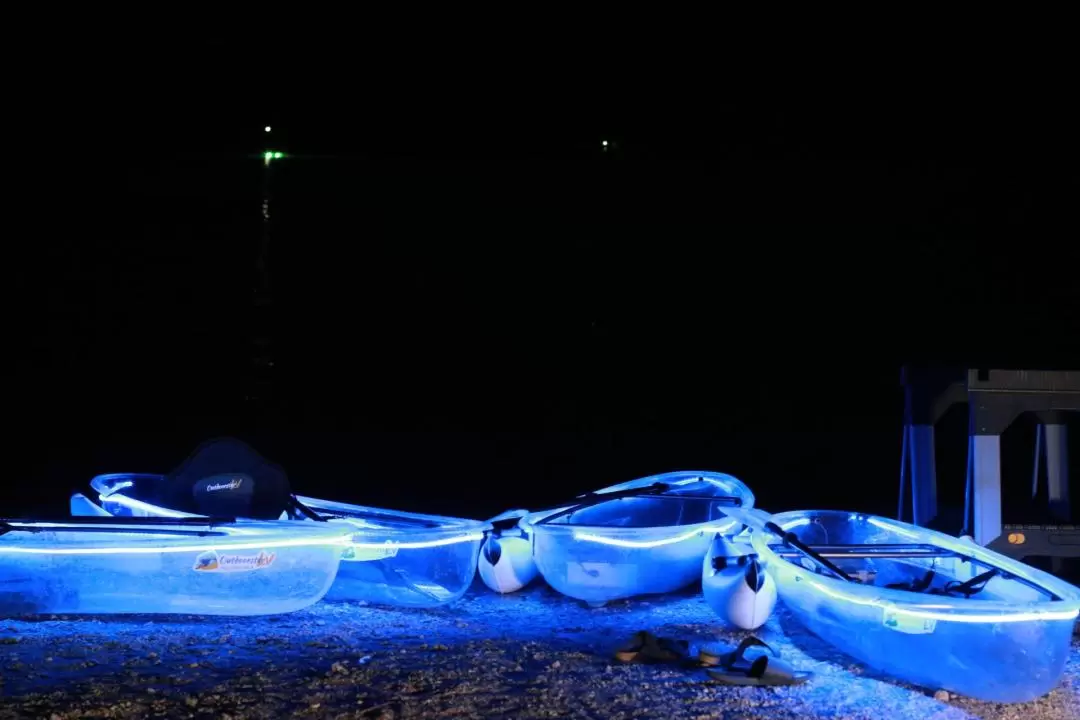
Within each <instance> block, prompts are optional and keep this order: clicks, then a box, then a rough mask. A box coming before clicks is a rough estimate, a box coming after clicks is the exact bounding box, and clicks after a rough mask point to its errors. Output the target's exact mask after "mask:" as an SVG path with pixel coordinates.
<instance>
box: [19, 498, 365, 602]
mask: <svg viewBox="0 0 1080 720" xmlns="http://www.w3.org/2000/svg"><path fill="white" fill-rule="evenodd" d="M95 520H97V518H95ZM9 523H10V525H11V526H13V527H16V528H17V529H16V530H14V531H9V532H7V533H5V534H4V535H3V536H2V537H0V615H3V616H14V615H52V614H99V613H107V614H113V613H117V614H122V613H178V614H196V615H271V614H278V613H286V612H292V611H295V610H300V609H303V608H305V607H308V606H309V605H312V604H313V603H316V602H318V601H319V600H320V599H322V598H323V596H324V595H325V594H326V592H327V591H328V590H329V589H330V586H331V584H332V583H333V582H334V578H335V576H336V574H337V570H338V566H339V564H340V558H341V550H342V547H343V546H344V545H345V543H346V542H347V536H346V535H345V534H343V533H342V532H340V531H339V530H333V529H330V528H314V531H313V532H310V533H297V532H296V531H295V529H294V528H282V527H280V526H281V525H284V524H285V523H259V522H251V523H243V522H237V523H230V524H228V525H224V526H213V527H211V526H208V525H206V524H205V523H204V524H203V525H202V526H203V527H205V528H208V530H207V531H206V532H203V533H196V534H192V533H191V532H190V531H191V528H192V526H191V525H177V524H159V525H151V526H149V527H147V526H143V527H142V528H141V529H139V530H138V531H133V530H134V529H135V528H136V525H133V524H132V523H123V522H122V521H120V520H117V519H102V520H101V521H100V522H98V523H95V524H93V525H91V524H88V523H85V522H84V523H63V522H61V523H35V522H29V521H25V522H24V521H9Z"/></svg>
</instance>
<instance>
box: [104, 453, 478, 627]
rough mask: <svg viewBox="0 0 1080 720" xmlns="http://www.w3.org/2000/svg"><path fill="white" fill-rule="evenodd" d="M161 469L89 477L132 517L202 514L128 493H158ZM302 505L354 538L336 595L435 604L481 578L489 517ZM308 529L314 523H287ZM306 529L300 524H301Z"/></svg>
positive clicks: (118, 512) (111, 505)
mask: <svg viewBox="0 0 1080 720" xmlns="http://www.w3.org/2000/svg"><path fill="white" fill-rule="evenodd" d="M160 481H161V476H159V475H136V474H129V473H124V474H113V475H100V476H98V477H96V478H94V479H93V481H91V483H90V484H91V487H93V488H94V489H95V490H96V491H97V492H98V493H99V499H100V502H101V505H102V507H104V508H105V510H106V511H108V512H109V513H110V514H112V515H115V516H118V517H120V516H126V517H178V518H190V517H196V516H193V515H191V514H189V513H183V512H178V511H175V510H170V509H168V508H164V507H160V506H157V505H154V504H152V503H148V502H145V501H142V500H139V499H137V498H134V497H131V496H129V495H128V493H130V492H132V491H133V490H138V489H140V488H146V489H147V490H148V494H150V493H152V491H153V486H154V484H155V483H157V482H160ZM297 499H298V500H299V501H300V502H301V503H303V504H304V505H306V506H307V507H309V508H310V509H312V510H314V511H315V512H317V513H318V514H320V515H323V516H326V517H329V518H331V519H330V523H329V524H331V525H336V526H339V527H340V526H345V529H346V530H347V531H349V532H350V534H351V538H352V541H351V543H350V544H349V546H348V547H346V548H345V550H344V552H343V554H342V563H341V569H340V570H339V571H338V576H337V577H338V579H337V582H335V583H334V587H333V588H331V590H330V592H329V593H328V594H327V599H330V600H345V601H354V602H356V601H364V602H370V603H375V604H382V605H394V606H397V607H418V608H423V607H436V606H439V605H445V604H446V603H449V602H453V601H454V600H457V599H458V598H460V597H461V596H462V595H464V594H465V591H466V590H468V589H469V586H470V585H471V584H472V581H473V578H474V577H475V576H476V563H477V555H478V554H479V551H480V545H481V544H482V542H483V539H484V534H485V533H486V532H487V531H488V530H490V529H491V524H490V523H485V522H479V521H476V520H466V519H461V518H453V517H440V516H435V515H422V514H417V513H407V512H398V511H393V510H383V509H380V508H372V507H364V506H360V505H348V504H346V503H338V502H333V501H330V500H318V499H316V498H309V497H298V498H297ZM287 524H289V525H290V526H291V527H296V528H307V527H310V526H311V525H312V524H317V523H313V521H310V520H304V521H289V522H288V523H287ZM301 532H302V530H301Z"/></svg>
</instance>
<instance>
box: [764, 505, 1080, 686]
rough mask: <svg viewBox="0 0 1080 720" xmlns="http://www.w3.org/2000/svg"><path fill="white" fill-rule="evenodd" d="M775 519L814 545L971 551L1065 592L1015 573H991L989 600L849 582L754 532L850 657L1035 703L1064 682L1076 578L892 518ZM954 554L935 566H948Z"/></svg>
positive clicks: (788, 592)
mask: <svg viewBox="0 0 1080 720" xmlns="http://www.w3.org/2000/svg"><path fill="white" fill-rule="evenodd" d="M773 520H774V522H776V523H777V524H778V525H779V526H780V527H782V528H784V529H786V530H790V531H791V532H794V533H795V534H796V535H797V536H799V537H800V539H802V540H803V541H804V542H806V543H807V544H814V543H821V542H822V541H823V540H824V541H825V542H828V543H833V544H889V543H920V544H928V545H933V546H936V547H941V548H945V549H949V550H954V551H958V552H963V553H967V554H970V555H971V556H973V557H975V558H976V559H977V560H978V561H979V562H980V563H982V562H985V565H986V566H988V567H998V568H1001V569H1003V570H1005V571H1007V572H1009V573H1011V574H1012V575H1014V576H1016V577H1020V578H1023V579H1025V580H1026V581H1031V583H1032V584H1033V585H1036V586H1039V587H1043V588H1046V589H1048V590H1049V591H1051V592H1053V593H1054V594H1056V595H1058V596H1059V597H1060V598H1061V599H1060V600H1058V601H1051V600H1050V598H1049V597H1047V596H1044V595H1040V594H1039V593H1038V592H1037V591H1035V590H1033V589H1032V587H1031V586H1029V585H1025V584H1021V583H1019V582H1016V581H1015V580H1009V579H993V580H991V581H990V582H991V583H994V584H993V585H990V584H988V585H987V589H986V590H985V591H984V592H987V593H991V592H992V593H993V594H992V595H991V596H990V597H989V598H988V599H975V598H976V597H978V596H973V597H972V598H971V599H968V598H962V597H952V596H940V595H924V594H920V593H915V592H910V591H905V590H898V589H890V588H885V587H881V586H877V585H863V584H859V583H853V582H847V581H844V580H841V579H839V578H835V577H829V576H826V575H823V574H818V573H815V572H813V571H811V570H810V569H808V568H807V567H805V566H803V565H802V564H801V563H799V562H793V561H792V560H791V559H790V558H781V557H779V556H778V555H777V554H776V553H774V551H773V549H772V548H773V547H775V546H770V544H769V543H770V540H768V539H767V536H766V535H764V534H762V533H755V534H754V540H753V542H754V547H755V549H756V550H757V552H758V553H759V556H760V557H762V558H763V559H764V561H765V564H766V567H767V568H768V571H769V573H771V574H772V576H773V578H774V579H775V580H776V583H777V587H778V588H779V592H780V597H781V598H782V600H783V602H784V605H785V606H786V607H787V608H788V609H789V610H790V611H791V613H792V614H793V615H794V616H795V617H796V618H797V619H798V620H799V621H800V622H801V623H802V624H803V625H804V626H806V627H807V628H808V629H809V630H810V631H811V632H813V633H814V634H816V635H818V636H819V637H821V638H822V639H824V640H826V641H827V642H829V643H830V644H832V645H834V646H835V647H836V648H837V649H839V650H841V651H843V652H844V653H846V654H848V655H850V656H851V657H853V658H856V659H857V660H859V661H861V662H863V663H865V664H866V665H868V666H870V667H873V668H876V669H878V670H880V671H882V672H883V673H885V674H887V675H891V676H893V677H895V678H898V679H900V680H904V681H906V682H909V683H912V684H915V685H920V686H923V687H926V688H929V689H932V690H936V689H945V690H948V691H951V692H954V693H957V694H960V695H966V696H969V697H973V698H978V699H982V700H987V701H992V702H1005V703H1013V702H1027V701H1030V700H1033V699H1035V698H1038V697H1041V696H1042V695H1045V694H1046V693H1048V692H1050V691H1051V690H1053V689H1054V687H1055V686H1056V685H1057V684H1058V682H1059V681H1060V679H1061V675H1062V673H1063V671H1064V668H1065V663H1066V661H1067V659H1068V656H1069V652H1070V647H1071V642H1072V632H1073V625H1074V622H1075V619H1076V616H1077V610H1078V608H1080V591H1078V590H1077V589H1076V588H1074V587H1073V586H1071V585H1069V584H1068V583H1065V582H1064V581H1061V580H1060V579H1058V578H1055V577H1053V576H1051V575H1049V574H1047V573H1043V572H1041V571H1039V570H1036V569H1034V568H1030V567H1028V566H1026V565H1023V564H1021V563H1018V562H1015V561H1012V560H1009V559H1008V558H1005V557H1003V556H1000V555H998V554H997V553H993V552H992V551H989V550H986V549H984V548H981V547H978V546H975V545H973V544H968V543H964V542H963V541H960V540H957V539H956V538H952V537H949V536H947V535H944V534H941V533H936V532H932V531H929V530H925V529H924V528H919V527H915V526H912V525H907V524H904V523H898V522H896V521H893V520H887V519H884V518H875V517H872V516H865V515H856V514H853V513H839V512H833V511H822V512H796V513H781V514H779V515H775V516H773ZM822 535H828V537H826V538H823V537H822ZM950 562H954V561H953V560H946V561H945V562H944V563H940V562H939V564H938V565H936V566H935V567H937V568H939V569H941V570H948V569H949V568H948V563H950ZM964 564H966V563H964ZM959 565H961V563H959V562H957V566H958V567H959ZM956 575H957V576H958V577H959V571H958V572H957V573H956ZM969 577H970V575H969Z"/></svg>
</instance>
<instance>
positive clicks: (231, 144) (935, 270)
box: [5, 41, 1080, 517]
mask: <svg viewBox="0 0 1080 720" xmlns="http://www.w3.org/2000/svg"><path fill="white" fill-rule="evenodd" d="M251 51H252V50H251V48H247V49H246V50H243V49H238V48H237V47H235V46H233V45H231V44H229V43H218V42H211V41H195V42H192V43H190V44H188V45H186V46H185V53H184V54H181V55H176V56H174V57H172V59H171V60H170V61H169V62H168V63H165V64H163V65H161V67H157V66H154V67H153V69H152V70H151V68H150V65H148V66H147V68H146V69H145V72H146V73H150V75H148V76H147V77H141V78H140V77H138V76H137V72H136V71H134V70H129V71H128V72H127V73H123V74H117V73H107V72H103V73H100V74H96V75H95V76H94V77H95V78H96V81H95V82H93V83H90V82H89V80H88V81H87V82H86V83H84V82H82V81H81V80H80V81H76V82H75V85H76V86H77V87H76V88H75V92H74V93H73V94H72V95H70V96H68V97H67V98H66V100H65V105H66V106H68V107H80V108H81V110H80V111H79V112H80V115H81V116H83V117H84V122H83V123H81V125H80V127H79V128H78V130H76V131H73V130H71V128H66V129H65V130H64V132H63V134H62V135H61V136H60V137H63V138H64V140H63V142H62V143H59V144H61V145H64V146H65V147H68V148H73V149H72V150H70V151H69V150H64V151H63V153H64V154H66V155H68V156H69V157H68V158H67V161H66V162H65V163H61V161H60V160H57V161H56V162H55V163H45V165H47V167H44V168H39V170H38V172H39V173H43V174H45V175H46V176H47V178H46V181H47V182H48V183H49V185H48V186H44V185H43V186H42V187H43V188H44V187H55V188H56V189H55V190H44V189H43V190H42V191H41V192H42V193H43V194H44V195H47V197H48V200H47V201H46V202H43V203H42V204H43V205H48V206H50V207H51V211H50V212H48V213H47V214H43V215H42V224H41V227H42V228H44V230H45V231H44V232H41V233H40V234H39V237H38V238H35V240H34V248H33V251H32V255H33V261H32V262H31V263H28V264H27V266H26V267H27V268H28V269H29V272H28V273H24V274H22V275H23V277H21V278H19V279H18V282H19V283H22V282H26V281H28V280H31V282H29V284H28V287H31V288H32V289H31V290H30V291H29V292H28V293H27V294H26V295H24V300H23V303H22V307H21V308H17V309H16V310H17V314H18V315H19V316H20V317H21V319H22V320H24V321H25V323H26V331H27V336H28V337H29V342H28V343H21V344H20V345H22V346H24V347H29V348H31V351H29V352H28V354H27V357H28V358H29V359H30V365H31V366H32V367H31V368H30V370H29V371H28V373H26V374H25V375H22V376H21V380H20V382H18V383H17V385H18V387H17V389H16V394H17V395H19V397H23V396H25V397H26V399H27V401H26V402H25V403H24V404H21V405H20V406H19V407H20V412H19V414H18V418H19V424H20V429H19V430H18V433H19V437H22V438H24V441H21V442H20V443H18V445H17V446H15V447H13V448H12V449H11V452H12V453H13V454H14V455H16V456H18V457H19V458H20V461H19V462H18V463H17V467H18V468H19V473H18V474H17V475H9V476H8V480H7V481H6V482H7V483H8V488H9V490H10V491H12V492H13V498H12V500H11V502H12V506H9V508H8V509H7V511H5V512H6V514H10V515H17V514H29V513H33V512H44V511H56V512H60V511H62V510H63V508H64V505H65V503H66V501H67V493H68V492H69V491H70V490H72V489H74V488H77V487H80V486H82V485H83V484H84V483H85V482H86V481H87V480H88V479H89V477H90V476H91V475H93V474H96V473H100V472H107V471H148V472H157V471H166V470H168V469H170V468H171V467H173V466H174V465H176V464H177V463H179V462H180V461H181V460H182V459H183V457H184V456H185V455H186V454H187V453H188V452H189V451H190V450H191V449H192V448H194V447H195V445H197V444H198V443H199V442H200V441H201V440H203V439H205V438H207V437H210V436H214V435H219V434H233V435H238V436H240V437H242V438H245V439H247V440H249V441H251V442H252V443H253V444H254V445H255V446H256V447H257V448H258V449H259V450H260V451H261V452H263V453H264V454H265V455H267V456H268V457H270V458H272V459H274V460H276V461H278V462H280V463H282V464H284V465H285V466H286V468H287V469H288V471H289V474H290V479H291V480H292V483H293V485H294V487H295V488H296V489H298V490H300V491H303V492H304V493H305V494H310V495H319V496H327V497H333V498H336V499H340V500H343V501H348V502H361V503H366V504H374V505H385V506H391V507H399V508H403V509H415V510H421V511H423V510H428V511H431V510H437V511H443V512H446V513H455V514H462V515H469V516H475V517H485V516H489V515H492V514H494V513H496V512H498V511H501V510H503V509H506V508H509V507H517V506H525V507H530V506H541V505H544V504H545V503H549V502H554V501H557V500H561V499H563V498H564V496H567V495H573V494H577V493H579V492H583V491H586V490H589V489H594V488H597V487H601V486H604V485H608V484H612V483H614V482H619V481H623V480H629V479H631V478H634V477H639V476H642V475H646V474H649V473H652V472H660V471H665V470H672V469H678V468H701V469H714V470H719V471H725V472H730V473H732V474H735V475H737V476H738V477H740V478H741V479H743V480H744V481H745V482H747V483H748V484H749V485H750V486H751V487H752V488H753V489H754V491H755V492H756V493H758V497H759V502H760V504H761V505H763V506H765V507H767V508H769V509H776V510H779V509H784V508H791V507H841V508H845V509H860V510H866V511H874V512H879V513H884V514H891V513H893V512H894V510H895V503H896V488H897V479H898V473H899V454H900V425H901V421H902V414H901V413H902V408H901V392H900V379H899V373H900V367H901V365H902V364H904V363H905V362H920V363H927V364H932V365H956V366H960V367H987V366H989V367H1007V366H1014V367H1047V368H1055V367H1057V368H1062V369H1077V368H1080V321H1078V318H1080V314H1078V310H1080V283H1077V268H1078V267H1080V263H1078V260H1080V252H1078V250H1077V247H1078V243H1076V240H1075V238H1076V228H1075V213H1074V212H1073V211H1072V208H1073V207H1074V206H1075V190H1074V188H1075V184H1074V183H1075V179H1076V177H1075V167H1076V164H1075V162H1074V158H1073V155H1072V150H1071V141H1072V135H1074V134H1075V128H1076V124H1075V122H1074V121H1075V117H1073V116H1072V115H1071V114H1066V113H1064V112H1063V111H1062V110H1061V108H1060V107H1058V105H1059V103H1058V101H1057V96H1056V95H1055V94H1054V93H1052V92H1049V91H1047V90H1046V89H1044V88H1041V87H1038V86H1037V85H1036V84H1035V83H1033V82H1027V81H1024V79H1023V78H1009V77H1006V76H1002V75H996V74H991V76H989V77H987V78H982V79H980V78H979V77H976V76H974V75H970V74H962V75H960V76H957V77H956V78H952V77H949V78H945V77H939V78H938V79H937V82H936V83H935V84H934V85H933V87H931V86H929V85H927V84H923V83H921V82H917V81H914V80H911V79H908V78H905V77H903V75H902V74H901V73H895V74H893V73H890V74H887V75H883V74H876V73H871V72H870V71H869V70H866V73H867V74H866V75H864V76H859V77H856V76H852V77H850V78H843V79H841V78H837V77H831V80H832V81H833V82H832V83H829V85H830V86H829V87H826V86H825V85H826V83H824V82H822V81H821V80H820V78H815V77H812V76H809V74H808V76H807V77H799V78H796V77H792V76H791V75H790V73H789V74H788V76H787V77H786V78H785V81H784V82H783V83H772V82H766V81H765V80H764V78H762V79H761V80H760V81H759V82H753V83H746V84H748V85H750V86H751V87H750V88H749V89H747V90H745V91H744V90H743V89H742V87H741V86H742V85H743V84H744V83H740V88H736V87H734V85H733V84H732V83H730V82H727V81H726V80H725V78H727V77H730V75H731V73H732V72H733V71H732V70H731V68H727V69H726V70H724V71H717V72H715V73H710V72H706V71H705V69H699V70H698V71H697V72H696V73H695V74H694V75H693V77H691V76H690V75H689V74H688V73H685V72H676V71H668V70H664V71H661V70H660V69H658V68H654V70H655V72H651V73H646V72H642V68H641V67H640V65H642V63H635V64H633V65H630V64H627V65H625V66H624V65H621V64H620V63H618V62H616V61H615V60H614V59H609V61H608V62H607V63H606V68H607V69H606V70H605V71H604V72H603V73H601V74H599V75H595V74H592V73H585V72H584V71H581V72H570V73H568V74H565V75H564V74H563V73H561V72H559V73H556V72H555V71H554V70H553V69H552V68H551V67H550V65H551V64H550V63H548V64H546V65H545V64H544V63H538V65H542V66H543V67H533V68H530V69H529V70H520V71H519V70H514V71H511V69H510V68H508V67H506V66H504V65H503V64H502V63H500V62H499V61H498V58H497V57H488V58H487V60H484V59H483V58H481V57H477V58H473V59H471V60H469V61H467V62H465V61H463V62H462V63H461V64H460V66H459V64H458V63H448V62H445V60H446V59H447V58H442V59H440V58H439V57H432V58H430V59H427V60H424V61H423V62H421V61H419V60H418V61H417V66H416V67H415V68H412V69H411V70H410V71H409V72H406V71H405V70H404V69H403V67H402V65H401V61H400V59H399V60H397V61H395V63H394V70H393V72H391V71H389V70H388V69H387V67H386V65H385V64H384V65H379V64H378V63H376V62H374V61H373V59H372V56H371V55H369V54H365V53H360V52H358V53H357V54H356V55H355V56H349V55H348V53H344V56H343V57H342V58H338V59H336V60H334V61H333V62H332V63H331V62H330V61H329V60H327V61H325V62H324V65H332V66H333V68H334V70H335V73H334V76H333V80H330V79H329V77H327V76H325V75H324V74H323V73H321V72H320V67H319V64H318V63H315V62H312V63H311V67H310V68H305V69H303V70H301V69H299V66H294V65H292V64H291V63H290V62H287V61H286V58H285V57H284V56H277V55H275V58H273V59H271V60H269V61H267V63H265V64H262V63H260V62H254V61H252V62H245V61H244V60H245V59H250V57H251V56H250V55H246V54H245V53H248V52H251ZM121 54H122V53H121ZM165 54H166V53H162V55H165ZM118 57H119V55H118ZM155 57H156V56H155ZM110 62H113V61H110ZM115 62H119V61H118V60H116V61H115ZM107 64H109V63H107ZM643 64H644V65H648V63H643ZM451 65H453V67H451ZM110 66H111V65H110ZM323 69H325V67H323ZM54 124H55V125H63V124H65V123H61V122H59V121H53V123H52V124H48V127H47V128H46V127H45V126H43V130H44V132H45V133H46V134H47V133H48V132H50V131H51V129H52V127H53V125H54ZM265 125H270V126H271V127H272V128H273V130H272V132H271V133H269V134H267V133H264V131H263V127H264V126H265ZM53 137H54V138H55V137H56V136H53ZM604 141H607V143H608V145H607V146H606V147H605V146H604V145H603V144H602V143H603V142H604ZM56 145H57V143H54V147H55V146H56ZM78 148H86V149H87V150H86V151H85V152H84V151H81V150H78ZM268 148H270V149H275V150H280V151H283V152H285V153H286V154H287V156H288V157H286V158H284V159H282V160H279V161H273V162H272V163H271V164H270V165H269V167H267V166H266V165H265V164H264V162H263V161H262V159H261V153H262V152H263V151H265V150H266V149H268ZM73 156H78V158H77V159H78V162H74V160H73ZM264 198H267V199H268V211H269V214H270V222H269V224H265V223H264V220H263V217H262V205H263V201H264ZM260 257H262V258H263V260H264V261H265V264H266V267H267V268H269V271H268V277H269V281H268V284H263V285H260V283H261V282H263V281H264V280H265V277H266V276H261V275H260V272H259V259H260ZM257 296H258V297H265V298H267V299H268V301H267V302H266V303H265V304H259V303H257V302H256V297H257ZM271 363H272V364H271ZM945 425H946V427H945V429H944V430H943V431H942V433H941V440H940V443H941V444H940V446H939V447H940V448H941V451H940V452H941V458H942V466H941V468H942V469H941V473H942V480H941V482H942V483H943V488H947V489H943V490H942V493H943V497H944V498H945V499H949V498H951V499H953V500H955V499H956V498H959V497H960V493H961V483H962V477H963V457H962V452H963V450H964V441H963V435H964V419H963V417H962V415H961V416H958V417H955V418H954V417H951V416H950V417H949V418H947V419H946V423H945ZM1029 432H1030V427H1029V426H1023V427H1018V428H1017V430H1016V431H1015V432H1013V431H1010V433H1013V435H1015V437H1016V438H1018V439H1017V440H1015V442H1013V444H1014V445H1015V447H1016V449H1015V450H1009V449H1008V448H1007V449H1006V470H1007V473H1006V483H1010V482H1015V483H1019V484H1020V485H1023V483H1024V481H1025V480H1026V478H1027V476H1026V475H1025V473H1027V472H1029V471H1028V470H1026V469H1025V468H1026V465H1025V463H1029V459H1030V441H1029V440H1026V436H1027V434H1029ZM1013 435H1007V437H1006V443H1009V442H1010V438H1012V437H1013ZM1078 435H1080V432H1074V433H1073V439H1074V442H1073V445H1074V447H1075V445H1076V443H1075V439H1076V437H1077V436H1078ZM1025 442H1026V443H1027V444H1026V445H1025ZM954 446H955V450H954V449H950V448H953V447H954ZM1073 457H1074V458H1076V457H1080V451H1075V452H1074V453H1073ZM1073 465H1074V467H1075V465H1076V463H1075V462H1074V463H1073ZM1010 473H1012V474H1011V475H1010ZM1076 475H1080V472H1076V471H1074V473H1073V476H1074V478H1075V476H1076ZM1074 485H1075V481H1074Z"/></svg>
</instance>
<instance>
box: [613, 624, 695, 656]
mask: <svg viewBox="0 0 1080 720" xmlns="http://www.w3.org/2000/svg"><path fill="white" fill-rule="evenodd" d="M689 654H690V645H689V644H688V643H687V642H686V641H685V640H672V639H671V638H665V637H657V636H655V635H653V634H652V633H651V632H648V631H647V630H641V631H639V632H636V633H634V635H633V637H631V638H630V639H629V640H628V641H627V642H626V643H625V644H624V645H622V647H620V648H619V649H618V650H616V651H615V659H616V660H618V661H619V662H622V663H667V662H682V661H685V660H686V659H687V656H688V655H689Z"/></svg>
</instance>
